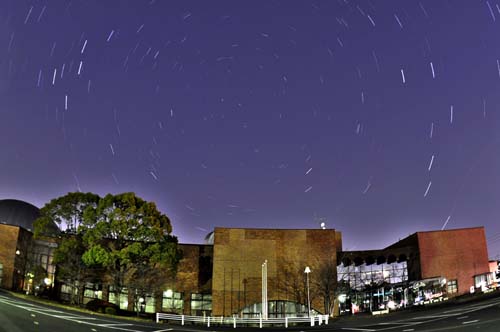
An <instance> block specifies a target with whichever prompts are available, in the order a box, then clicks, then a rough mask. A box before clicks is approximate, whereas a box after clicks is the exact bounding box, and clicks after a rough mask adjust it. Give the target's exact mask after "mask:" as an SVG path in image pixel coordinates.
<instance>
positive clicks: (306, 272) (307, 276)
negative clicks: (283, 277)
mask: <svg viewBox="0 0 500 332" xmlns="http://www.w3.org/2000/svg"><path fill="white" fill-rule="evenodd" d="M304 273H305V274H306V284H307V317H309V316H310V315H311V298H310V296H309V273H311V269H310V268H309V266H306V268H305V270H304Z"/></svg>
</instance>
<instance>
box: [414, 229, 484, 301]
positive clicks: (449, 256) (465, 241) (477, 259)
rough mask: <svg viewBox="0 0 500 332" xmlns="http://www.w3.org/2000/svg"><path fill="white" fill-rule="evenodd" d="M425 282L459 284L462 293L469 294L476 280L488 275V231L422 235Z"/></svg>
mask: <svg viewBox="0 0 500 332" xmlns="http://www.w3.org/2000/svg"><path fill="white" fill-rule="evenodd" d="M417 235H418V243H419V249H420V265H421V273H422V278H423V279H425V278H433V277H439V276H441V277H445V278H446V279H447V280H455V279H456V280H457V282H458V293H457V294H456V295H460V294H465V293H468V292H469V289H470V287H471V286H473V285H474V276H475V275H478V274H483V273H488V271H489V266H488V249H487V245H486V238H485V235H484V228H483V227H477V228H464V229H455V230H448V231H435V232H418V233H417Z"/></svg>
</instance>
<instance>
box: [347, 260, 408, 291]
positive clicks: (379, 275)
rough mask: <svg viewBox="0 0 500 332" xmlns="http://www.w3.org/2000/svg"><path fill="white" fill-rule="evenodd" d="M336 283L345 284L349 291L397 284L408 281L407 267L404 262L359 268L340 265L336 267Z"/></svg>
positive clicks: (364, 265)
mask: <svg viewBox="0 0 500 332" xmlns="http://www.w3.org/2000/svg"><path fill="white" fill-rule="evenodd" d="M337 281H338V282H339V283H342V282H343V283H347V284H349V286H350V288H351V289H355V290H362V289H364V288H366V287H367V286H373V285H382V284H384V283H386V284H397V283H401V282H404V281H408V266H407V262H406V261H404V262H400V263H398V262H395V263H391V264H387V263H384V264H380V265H378V264H370V265H366V264H362V265H359V266H355V265H348V266H344V264H341V265H339V266H338V267H337Z"/></svg>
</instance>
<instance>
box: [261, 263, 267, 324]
mask: <svg viewBox="0 0 500 332" xmlns="http://www.w3.org/2000/svg"><path fill="white" fill-rule="evenodd" d="M262 318H263V319H267V259H266V260H265V261H264V263H262Z"/></svg>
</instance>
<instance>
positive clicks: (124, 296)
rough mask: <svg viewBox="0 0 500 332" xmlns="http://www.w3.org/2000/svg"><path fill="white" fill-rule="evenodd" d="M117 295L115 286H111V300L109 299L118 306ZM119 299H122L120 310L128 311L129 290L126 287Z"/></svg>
mask: <svg viewBox="0 0 500 332" xmlns="http://www.w3.org/2000/svg"><path fill="white" fill-rule="evenodd" d="M115 295H116V294H115V291H114V289H113V286H109V298H108V300H109V302H111V303H115V304H116V299H115ZM119 298H120V309H122V310H128V290H127V289H126V288H125V287H124V288H122V292H121V294H120V296H119Z"/></svg>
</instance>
